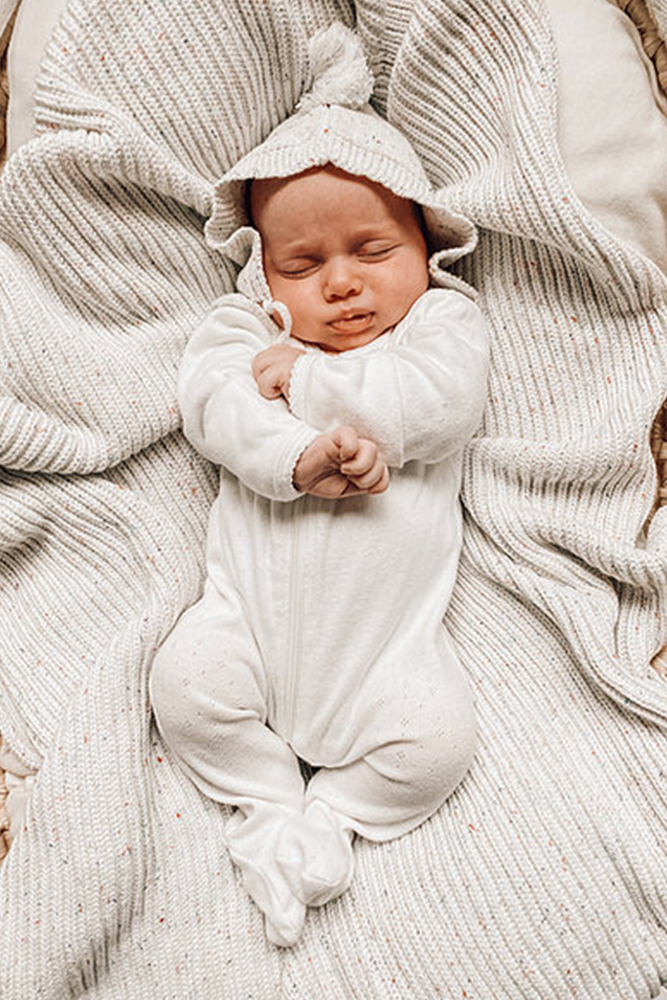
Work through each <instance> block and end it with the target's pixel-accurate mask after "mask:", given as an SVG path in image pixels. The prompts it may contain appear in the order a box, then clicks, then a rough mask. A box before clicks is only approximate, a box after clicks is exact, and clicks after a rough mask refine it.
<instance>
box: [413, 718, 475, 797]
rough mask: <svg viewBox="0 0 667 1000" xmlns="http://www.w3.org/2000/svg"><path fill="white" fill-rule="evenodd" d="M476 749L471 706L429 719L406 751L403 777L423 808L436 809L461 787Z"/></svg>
mask: <svg viewBox="0 0 667 1000" xmlns="http://www.w3.org/2000/svg"><path fill="white" fill-rule="evenodd" d="M476 749H477V723H476V719H475V714H474V710H473V707H472V703H471V702H469V701H464V702H462V703H461V704H460V705H458V706H457V707H456V709H455V710H452V711H449V712H446V713H444V714H442V715H435V717H433V718H431V719H429V724H428V725H427V726H425V727H424V729H423V730H422V732H421V734H420V735H419V736H418V737H416V738H415V739H414V740H412V741H411V742H410V744H409V745H408V747H407V748H406V758H407V764H408V766H407V769H406V771H407V773H408V774H409V776H410V781H411V783H412V785H413V787H414V788H415V789H418V791H419V795H420V797H421V798H422V800H423V802H424V804H425V805H428V806H429V807H430V808H432V809H436V808H438V807H439V806H440V805H441V804H442V803H443V802H444V801H445V800H446V799H447V798H448V797H449V796H450V795H451V794H452V792H453V791H454V790H455V788H457V786H458V785H459V784H460V783H461V781H462V780H463V778H464V777H465V775H466V774H467V772H468V770H469V769H470V765H471V764H472V761H473V758H474V756H475V751H476Z"/></svg>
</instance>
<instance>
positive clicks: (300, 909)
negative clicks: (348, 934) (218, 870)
mask: <svg viewBox="0 0 667 1000" xmlns="http://www.w3.org/2000/svg"><path fill="white" fill-rule="evenodd" d="M285 821H286V814H285V813H284V812H283V811H282V810H278V809H275V808H273V807H270V806H267V807H262V806H260V807H259V808H257V809H256V810H253V812H252V813H251V814H250V815H248V816H246V815H244V813H243V812H242V811H241V810H237V812H235V813H234V815H233V816H232V818H231V819H230V820H229V822H228V823H227V826H226V827H225V841H226V844H227V847H228V849H229V853H230V856H231V859H232V861H233V862H234V863H235V864H236V865H238V867H239V868H240V869H241V873H242V876H243V884H244V886H245V889H246V892H247V893H248V895H249V896H250V898H251V899H252V900H253V901H254V902H255V903H256V904H257V906H258V907H259V908H260V910H261V911H262V913H263V914H264V928H265V931H266V936H267V938H268V939H269V941H271V942H272V943H273V944H276V945H279V946H280V947H282V948H289V947H290V946H291V945H293V944H295V943H296V942H297V941H298V939H299V937H300V936H301V931H302V930H303V923H304V920H305V917H306V907H305V905H304V903H303V902H302V901H301V900H300V899H298V898H297V897H296V896H295V895H294V893H293V892H292V890H291V888H290V885H289V883H288V881H287V879H286V878H285V875H284V874H283V872H282V870H281V869H280V867H279V866H278V865H277V864H276V862H275V860H274V848H275V845H276V840H277V838H278V836H279V834H280V831H281V829H282V827H283V826H284V824H285Z"/></svg>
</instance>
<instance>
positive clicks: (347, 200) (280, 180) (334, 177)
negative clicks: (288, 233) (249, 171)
mask: <svg viewBox="0 0 667 1000" xmlns="http://www.w3.org/2000/svg"><path fill="white" fill-rule="evenodd" d="M246 199H247V209H248V217H249V219H250V221H251V223H252V224H253V225H254V226H255V227H256V228H257V229H259V230H260V231H262V230H263V229H264V228H265V226H266V225H269V226H270V224H271V222H272V221H273V220H274V219H275V218H277V217H279V216H282V219H283V221H285V218H287V219H288V220H295V218H296V217H298V216H302V215H303V214H304V213H308V212H310V213H312V214H313V215H316V214H318V213H319V212H320V211H324V210H325V209H326V207H327V206H328V207H329V208H330V207H331V206H332V205H333V206H334V209H335V211H334V213H333V218H332V221H333V222H334V224H335V223H336V222H337V221H341V222H342V221H343V219H345V218H349V217H350V216H353V217H355V218H358V219H360V220H361V219H363V218H364V216H365V215H368V216H372V217H374V218H375V219H382V218H387V219H389V218H395V219H397V220H398V219H400V218H401V217H406V216H407V215H411V216H413V215H414V214H417V215H418V206H417V205H416V204H415V203H414V202H413V201H411V200H410V199H407V198H403V197H401V196H400V195H397V194H395V193H394V192H393V191H391V190H389V189H388V188H386V187H384V186H383V185H382V184H379V183H378V182H376V181H373V180H371V179H369V178H368V177H365V176H364V175H361V174H351V173H348V172H347V171H344V170H341V169H339V168H338V167H334V166H332V165H331V164H326V165H324V166H319V167H313V168H310V169H309V170H304V171H302V172H300V173H297V174H291V175H290V176H287V177H267V178H253V179H252V180H250V181H249V182H248V186H247V190H246Z"/></svg>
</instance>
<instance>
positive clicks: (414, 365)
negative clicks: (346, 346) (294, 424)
mask: <svg viewBox="0 0 667 1000" xmlns="http://www.w3.org/2000/svg"><path fill="white" fill-rule="evenodd" d="M391 336H392V337H393V336H394V335H393V334H392V335H391ZM487 365H488V338H487V333H486V326H485V323H484V320H483V318H482V315H481V313H480V311H479V309H478V308H477V306H475V305H474V303H473V302H472V301H471V300H470V299H469V298H467V296H465V295H463V294H462V293H460V292H455V291H450V290H445V289H433V290H431V291H429V292H426V293H425V294H424V295H423V296H422V298H421V299H420V300H418V302H417V303H416V305H415V306H414V307H413V309H412V313H411V315H410V316H409V318H408V323H407V324H406V325H405V326H404V328H403V330H402V331H401V333H400V335H398V334H397V335H396V340H395V341H393V342H391V343H390V346H388V348H387V349H383V348H381V347H379V348H378V349H377V350H370V351H367V352H366V351H362V352H358V351H354V352H350V353H343V354H338V355H329V354H324V353H321V352H318V353H315V352H312V353H311V352H309V353H307V354H302V355H301V356H299V357H298V358H297V359H295V361H294V364H293V366H292V369H291V377H290V380H289V405H290V409H291V411H292V413H294V414H295V415H296V416H298V417H300V418H301V419H302V420H305V421H307V423H308V424H309V425H310V426H311V427H316V428H318V429H319V430H328V429H330V428H331V427H332V426H337V425H339V424H349V425H351V426H352V427H354V428H355V429H356V431H357V433H358V434H359V435H360V436H362V437H364V438H368V439H370V440H372V441H374V442H376V444H377V445H378V446H379V448H380V451H381V453H382V455H383V457H384V458H385V459H386V461H387V463H388V464H389V465H390V466H396V467H399V468H400V467H401V466H402V465H403V464H404V463H405V462H407V461H410V460H411V459H421V460H422V461H425V462H437V461H440V460H441V459H443V458H445V457H446V456H447V455H449V454H452V453H454V452H456V451H458V450H459V449H460V448H461V447H462V446H463V445H464V444H465V443H466V441H467V440H468V439H469V438H470V436H471V435H472V433H473V432H474V430H475V427H476V426H477V424H478V422H479V419H480V416H481V412H482V408H483V405H484V400H485V397H486V376H487Z"/></svg>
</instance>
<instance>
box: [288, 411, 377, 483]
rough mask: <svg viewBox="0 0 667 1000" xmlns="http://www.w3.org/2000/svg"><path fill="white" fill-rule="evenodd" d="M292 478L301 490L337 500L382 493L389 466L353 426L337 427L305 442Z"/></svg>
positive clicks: (372, 443)
mask: <svg viewBox="0 0 667 1000" xmlns="http://www.w3.org/2000/svg"><path fill="white" fill-rule="evenodd" d="M292 478H293V482H294V486H295V487H296V489H297V490H299V491H300V492H301V493H310V494H311V496H314V497H324V498H325V499H329V500H337V499H339V498H340V497H349V496H359V495H360V494H361V493H383V492H384V491H385V490H386V489H387V487H388V486H389V469H388V468H387V464H386V462H385V461H384V460H383V459H382V458H381V457H380V453H379V450H378V447H377V445H376V444H375V443H374V442H373V441H369V440H368V438H360V437H359V435H358V434H357V432H356V431H355V429H354V428H353V427H339V428H338V429H337V430H335V431H333V432H332V433H331V434H320V435H319V436H318V437H316V438H315V440H314V441H313V442H312V443H311V444H310V445H308V447H307V448H306V450H305V451H304V452H303V454H302V455H301V457H300V458H299V460H298V462H297V463H296V467H295V469H294V475H293V477H292Z"/></svg>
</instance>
